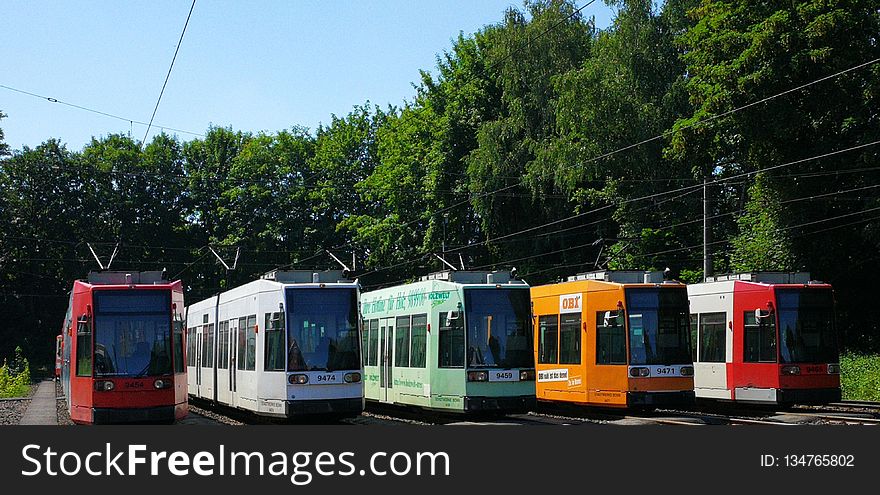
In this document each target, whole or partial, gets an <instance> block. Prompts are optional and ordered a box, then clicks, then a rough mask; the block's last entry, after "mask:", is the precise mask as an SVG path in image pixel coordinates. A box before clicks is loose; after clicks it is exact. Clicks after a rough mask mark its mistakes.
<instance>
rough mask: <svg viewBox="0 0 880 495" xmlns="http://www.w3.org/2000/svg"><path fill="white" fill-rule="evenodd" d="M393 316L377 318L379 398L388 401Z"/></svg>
mask: <svg viewBox="0 0 880 495" xmlns="http://www.w3.org/2000/svg"><path fill="white" fill-rule="evenodd" d="M393 344H394V318H383V319H381V320H379V400H380V401H382V402H388V389H389V388H393V386H394V384H393V381H394V379H393V377H392V375H393V373H392V372H393V370H394V361H392V360H391V359H392V356H391V352H392V349H394V345H393Z"/></svg>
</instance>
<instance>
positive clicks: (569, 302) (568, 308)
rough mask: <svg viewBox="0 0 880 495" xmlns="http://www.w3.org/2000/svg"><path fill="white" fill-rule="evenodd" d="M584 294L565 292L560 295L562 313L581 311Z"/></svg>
mask: <svg viewBox="0 0 880 495" xmlns="http://www.w3.org/2000/svg"><path fill="white" fill-rule="evenodd" d="M582 295H583V294H563V295H561V296H559V312H560V313H580V312H581V296H582Z"/></svg>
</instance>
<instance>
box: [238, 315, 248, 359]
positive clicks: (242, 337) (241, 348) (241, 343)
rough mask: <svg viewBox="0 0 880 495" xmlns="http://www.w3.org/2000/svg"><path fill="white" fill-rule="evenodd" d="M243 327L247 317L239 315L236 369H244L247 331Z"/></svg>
mask: <svg viewBox="0 0 880 495" xmlns="http://www.w3.org/2000/svg"><path fill="white" fill-rule="evenodd" d="M245 327H247V318H246V317H241V318H239V319H238V360H237V362H238V365H237V366H238V369H240V370H246V369H247V367H246V366H245V364H247V360H246V359H245V357H246V356H247V332H246V331H245Z"/></svg>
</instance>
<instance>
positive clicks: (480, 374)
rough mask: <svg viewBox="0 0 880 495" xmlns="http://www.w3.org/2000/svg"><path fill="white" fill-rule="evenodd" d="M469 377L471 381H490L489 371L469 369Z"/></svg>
mask: <svg viewBox="0 0 880 495" xmlns="http://www.w3.org/2000/svg"><path fill="white" fill-rule="evenodd" d="M467 379H468V381H469V382H487V381H489V372H488V371H468V374H467Z"/></svg>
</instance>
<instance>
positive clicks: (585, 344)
mask: <svg viewBox="0 0 880 495" xmlns="http://www.w3.org/2000/svg"><path fill="white" fill-rule="evenodd" d="M531 297H532V312H533V318H534V321H535V325H534V326H535V329H536V331H535V333H534V339H535V346H534V348H535V364H536V372H537V381H536V385H537V387H536V388H537V391H536V393H537V398H538V400H539V401H553V402H559V403H570V404H580V405H589V406H603V407H655V406H664V405H688V404H692V403H693V402H694V376H693V375H694V367H693V362H692V359H691V342H690V325H689V311H688V294H687V288H686V286H685V285H684V284H682V283H679V282H671V281H664V280H663V273H662V272H643V271H597V272H589V273H583V274H578V275H575V276H572V277H568V280H567V281H566V282H561V283H557V284H550V285H543V286H537V287H532V288H531Z"/></svg>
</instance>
